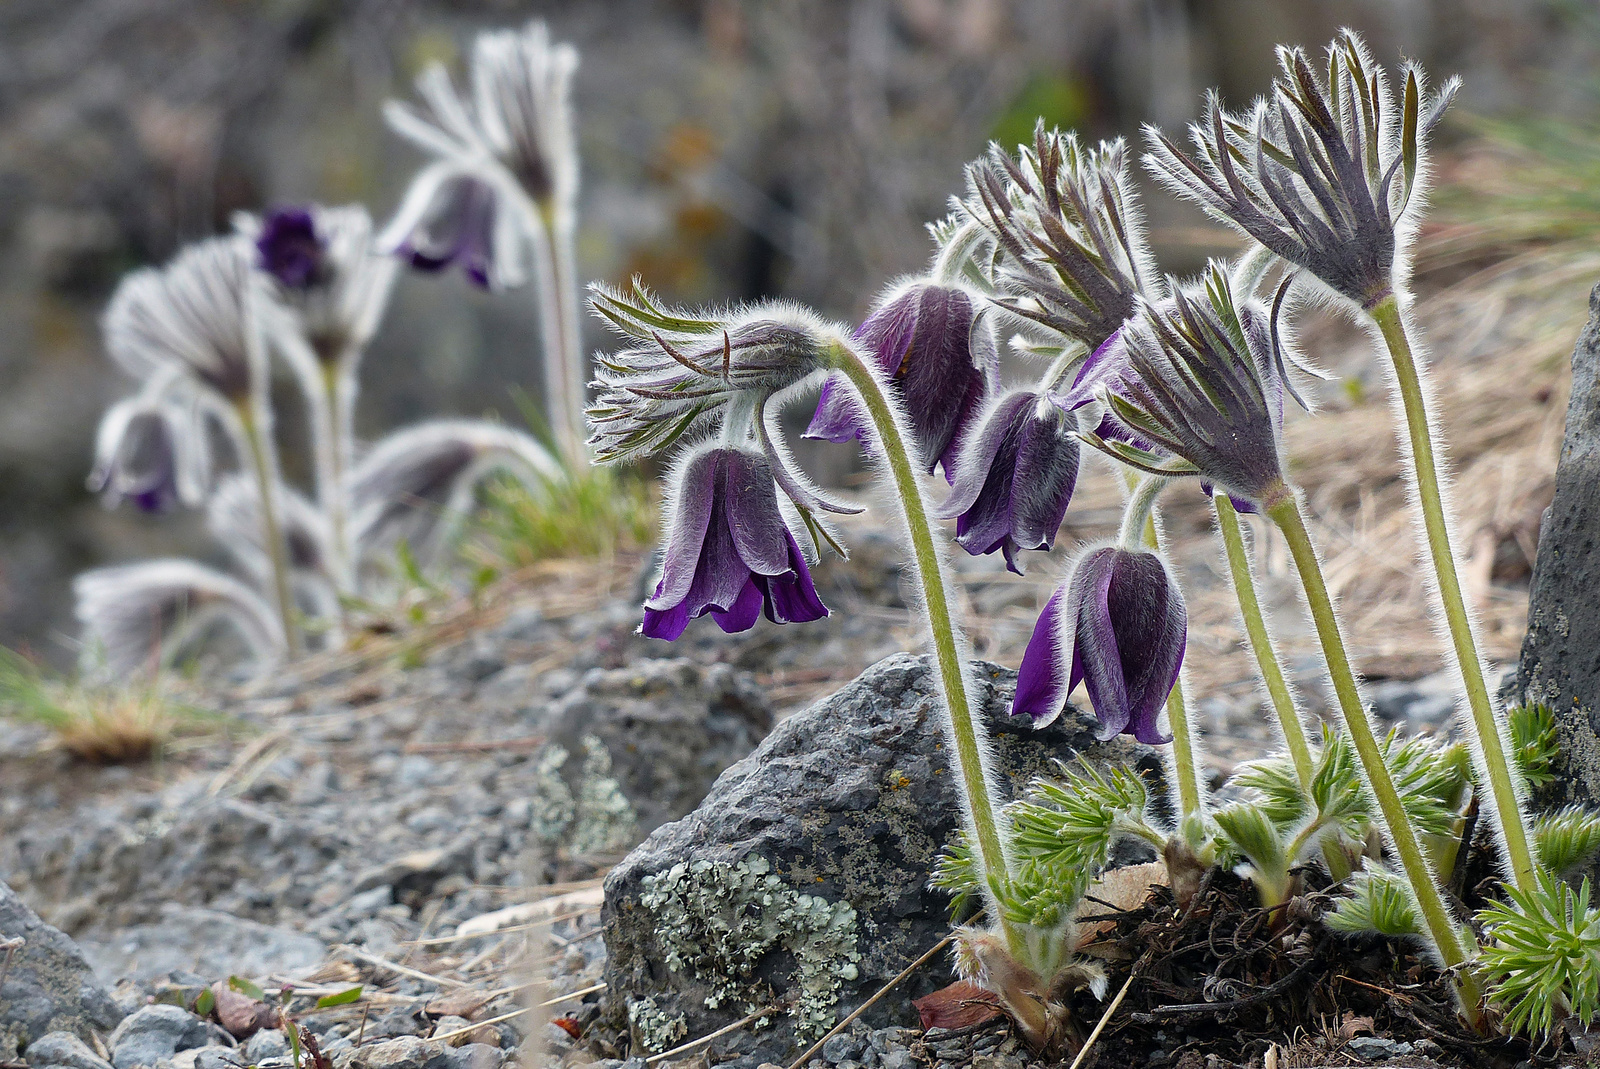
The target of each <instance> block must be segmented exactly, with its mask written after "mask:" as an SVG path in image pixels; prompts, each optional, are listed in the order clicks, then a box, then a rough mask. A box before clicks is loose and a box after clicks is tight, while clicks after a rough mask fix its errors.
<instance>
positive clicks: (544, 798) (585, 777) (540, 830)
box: [530, 735, 639, 855]
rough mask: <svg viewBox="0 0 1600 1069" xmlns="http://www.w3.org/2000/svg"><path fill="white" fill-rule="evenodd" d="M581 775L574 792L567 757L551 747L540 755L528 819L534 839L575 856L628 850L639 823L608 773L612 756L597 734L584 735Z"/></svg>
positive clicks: (620, 788) (536, 764)
mask: <svg viewBox="0 0 1600 1069" xmlns="http://www.w3.org/2000/svg"><path fill="white" fill-rule="evenodd" d="M582 741H583V771H582V773H581V775H580V776H579V779H578V790H577V792H576V794H574V792H573V790H572V789H571V788H570V787H568V786H567V783H566V780H565V779H563V778H562V775H561V771H562V769H563V768H565V767H566V764H567V762H568V760H569V759H570V758H571V756H572V755H571V754H570V753H568V752H567V749H566V748H565V747H564V746H560V745H558V744H556V743H551V744H550V745H549V746H546V747H545V748H544V749H543V750H542V751H540V753H539V756H538V759H537V761H536V763H535V765H534V772H535V779H534V791H533V797H532V799H531V801H532V807H531V816H530V828H531V830H532V832H533V834H534V836H535V837H536V838H537V839H538V840H539V841H540V842H541V843H543V844H545V845H546V846H563V847H564V848H565V849H567V850H568V851H570V852H571V853H573V854H575V855H582V854H605V853H613V852H615V851H618V850H623V849H626V848H627V847H629V846H632V845H633V844H634V843H635V842H637V841H638V838H639V820H638V817H637V816H636V815H635V814H634V811H633V805H632V803H630V802H629V801H628V797H627V795H625V794H623V793H622V785H621V784H620V783H618V782H617V780H616V777H614V776H612V775H611V753H610V751H608V750H607V749H606V745H605V743H604V742H602V741H601V740H600V738H599V737H598V736H595V735H585V736H584V737H583V740H582Z"/></svg>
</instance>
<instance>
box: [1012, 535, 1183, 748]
mask: <svg viewBox="0 0 1600 1069" xmlns="http://www.w3.org/2000/svg"><path fill="white" fill-rule="evenodd" d="M1187 634H1188V613H1187V611H1186V609H1185V608H1184V603H1183V593H1182V591H1180V590H1179V589H1178V584H1177V583H1176V582H1174V581H1173V578H1172V576H1171V575H1170V574H1169V573H1168V571H1167V566H1166V563H1165V562H1164V561H1163V560H1162V559H1161V558H1160V557H1158V556H1157V555H1156V554H1154V553H1150V552H1147V551H1145V550H1141V549H1125V548H1123V547H1121V546H1101V547H1099V548H1097V549H1091V550H1088V551H1087V552H1085V553H1084V554H1083V555H1082V556H1081V557H1079V558H1078V561H1077V563H1076V564H1075V565H1074V566H1073V569H1072V572H1071V574H1070V575H1068V577H1067V581H1066V582H1065V583H1063V584H1062V585H1061V587H1060V588H1059V589H1057V590H1056V592H1055V593H1054V594H1053V595H1051V598H1050V600H1049V602H1048V603H1046V605H1045V608H1044V612H1043V613H1041V614H1040V615H1039V622H1038V623H1037V624H1036V625H1035V626H1034V629H1033V637H1032V638H1031V639H1030V640H1029V641H1028V648H1027V651H1026V652H1025V653H1024V654H1023V657H1022V668H1021V673H1020V675H1019V677H1018V679H1017V695H1016V698H1015V699H1014V700H1013V702H1012V705H1011V711H1012V712H1013V713H1014V714H1019V715H1020V714H1022V713H1027V714H1028V715H1030V716H1032V717H1033V720H1034V723H1035V725H1038V726H1042V725H1044V724H1048V723H1050V722H1051V721H1053V720H1055V718H1056V717H1058V716H1060V715H1061V711H1062V710H1063V709H1064V708H1065V707H1066V703H1067V695H1069V694H1070V693H1072V689H1073V688H1074V687H1076V686H1077V685H1078V683H1079V682H1080V681H1081V682H1083V683H1084V684H1085V686H1086V688H1087V689H1088V692H1089V701H1090V703H1091V704H1093V705H1094V712H1095V716H1097V717H1098V718H1099V720H1100V726H1101V737H1102V738H1107V739H1109V738H1111V737H1113V736H1115V735H1132V736H1133V737H1134V738H1136V739H1138V740H1139V741H1140V742H1143V743H1149V744H1151V745H1158V744H1161V743H1165V742H1169V741H1171V740H1170V739H1169V738H1168V737H1167V736H1164V735H1162V734H1161V730H1160V728H1159V727H1158V726H1157V723H1156V721H1157V718H1158V717H1159V716H1160V715H1161V709H1162V706H1163V705H1164V704H1165V703H1166V700H1167V695H1168V694H1169V693H1171V691H1172V687H1173V685H1174V684H1175V683H1176V682H1177V680H1178V669H1179V667H1180V666H1181V665H1182V664H1183V651H1184V645H1185V643H1186V641H1187Z"/></svg>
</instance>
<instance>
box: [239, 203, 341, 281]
mask: <svg viewBox="0 0 1600 1069" xmlns="http://www.w3.org/2000/svg"><path fill="white" fill-rule="evenodd" d="M256 252H257V253H258V254H259V260H258V263H259V265H260V267H261V269H262V270H263V271H266V272H267V273H268V274H269V275H272V276H273V277H274V278H276V279H277V280H278V281H279V282H281V283H282V284H283V285H284V286H285V287H287V288H288V289H299V290H304V289H308V288H310V287H311V285H312V284H313V283H314V282H316V281H317V276H318V275H320V274H321V273H322V264H323V258H324V256H325V254H326V252H327V250H326V248H324V246H323V243H322V240H321V239H320V238H318V237H317V228H316V223H315V221H314V220H313V218H312V216H311V212H310V210H309V209H307V208H275V209H274V210H272V211H270V212H268V213H267V215H266V218H265V219H263V220H262V221H261V234H260V236H259V237H257V238H256Z"/></svg>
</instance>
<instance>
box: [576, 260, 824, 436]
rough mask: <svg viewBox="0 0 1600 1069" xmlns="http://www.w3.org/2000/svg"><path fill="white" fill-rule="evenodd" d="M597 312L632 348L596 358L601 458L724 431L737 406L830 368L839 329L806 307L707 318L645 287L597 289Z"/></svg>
mask: <svg viewBox="0 0 1600 1069" xmlns="http://www.w3.org/2000/svg"><path fill="white" fill-rule="evenodd" d="M589 295H590V305H591V307H593V309H594V311H595V313H596V314H597V315H599V316H601V317H602V318H604V319H605V320H606V321H607V323H608V324H609V325H610V327H611V328H612V329H613V330H614V331H615V332H616V333H618V334H619V335H621V336H622V337H623V338H624V339H625V347H624V348H623V349H621V350H619V351H617V352H614V353H609V354H607V353H602V354H600V355H599V356H597V357H596V362H597V363H598V365H599V370H598V372H597V373H596V378H595V382H594V383H593V385H594V387H595V389H596V391H597V395H596V397H595V399H594V401H593V403H592V404H591V405H590V406H589V411H588V417H589V426H590V429H591V431H592V432H593V435H592V437H591V438H590V439H589V443H590V444H591V445H592V446H593V447H594V451H595V459H596V460H597V461H599V462H600V463H611V462H613V461H618V460H624V459H627V458H629V457H636V456H653V455H655V454H657V453H660V452H662V451H663V450H665V449H668V448H670V447H671V446H672V445H673V443H675V442H677V441H679V440H681V439H682V438H683V437H684V436H685V435H692V434H694V433H700V432H704V431H706V430H709V429H710V428H712V427H714V426H716V425H717V423H718V422H719V421H720V420H722V419H723V418H724V417H725V416H726V415H727V412H728V410H729V408H730V407H732V406H733V405H734V403H735V401H740V402H741V403H747V404H745V407H746V408H747V409H748V411H749V412H752V413H753V412H754V411H755V410H756V408H757V406H758V405H759V404H761V403H764V402H765V400H766V399H768V398H770V397H772V396H773V395H774V394H777V393H781V392H782V391H784V390H786V389H788V388H789V387H791V386H795V385H797V384H798V383H800V382H801V381H803V380H804V379H806V378H807V377H808V376H810V375H811V374H813V373H814V372H816V371H818V370H820V369H822V368H823V367H824V366H825V363H824V356H825V354H824V352H823V344H824V343H823V339H825V338H826V337H828V336H830V335H833V334H837V333H838V332H839V328H835V327H833V326H831V325H829V324H826V323H824V322H823V321H822V320H821V319H819V318H818V317H817V316H816V315H815V314H814V313H812V312H810V311H808V310H806V309H804V308H801V307H799V306H797V305H792V304H788V303H785V302H777V301H767V302H763V303H761V304H757V305H751V306H748V307H744V308H739V309H736V310H734V311H733V312H731V313H729V314H728V315H727V316H725V317H721V318H716V319H707V318H702V317H700V316H696V315H694V314H691V313H688V312H684V311H681V310H677V309H664V308H662V307H661V306H660V305H658V304H657V303H656V301H655V299H654V298H653V297H652V296H651V294H650V293H649V291H647V290H646V289H645V288H644V287H643V285H641V284H640V282H639V280H638V279H635V280H634V281H633V285H632V286H631V287H630V289H629V290H627V291H623V290H618V289H614V288H612V287H610V286H607V285H605V284H603V283H595V284H593V285H591V286H590V287H589Z"/></svg>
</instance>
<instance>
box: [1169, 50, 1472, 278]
mask: <svg viewBox="0 0 1600 1069" xmlns="http://www.w3.org/2000/svg"><path fill="white" fill-rule="evenodd" d="M1278 64H1279V68H1280V73H1279V75H1278V79H1277V81H1276V82H1274V83H1273V87H1272V93H1271V95H1270V96H1269V97H1268V98H1266V99H1263V100H1260V101H1258V102H1257V103H1256V104H1255V106H1254V107H1252V108H1251V110H1250V111H1249V112H1248V113H1246V114H1230V113H1228V112H1226V111H1224V110H1223V109H1222V104H1221V101H1220V100H1219V98H1218V96H1217V94H1216V93H1215V92H1213V93H1211V94H1209V95H1208V97H1207V99H1206V106H1205V116H1204V118H1203V119H1202V121H1200V122H1197V123H1195V124H1193V125H1192V126H1191V127H1190V130H1189V133H1190V139H1191V140H1192V142H1193V144H1194V149H1195V154H1194V155H1193V156H1190V155H1189V154H1187V153H1185V152H1184V151H1183V150H1182V149H1179V148H1178V147H1177V146H1176V145H1174V144H1173V143H1172V141H1170V140H1169V139H1167V138H1166V137H1165V136H1163V135H1162V134H1161V132H1160V131H1159V130H1156V129H1155V128H1154V127H1146V134H1147V136H1148V138H1149V140H1150V144H1151V151H1150V152H1149V153H1148V154H1147V155H1146V156H1145V158H1144V159H1145V165H1146V167H1148V168H1149V169H1150V171H1151V172H1152V173H1154V174H1155V176H1156V177H1157V178H1159V179H1161V180H1162V181H1163V182H1164V183H1166V184H1167V185H1168V186H1169V187H1170V188H1171V189H1172V190H1173V191H1174V192H1176V193H1177V194H1178V195H1179V196H1181V197H1185V198H1187V199H1188V200H1191V201H1194V202H1195V203H1197V204H1199V205H1200V206H1201V207H1202V208H1204V209H1205V211H1206V212H1207V213H1208V214H1210V215H1211V216H1213V217H1214V218H1216V219H1218V220H1219V221H1221V222H1224V223H1227V224H1228V225H1230V226H1232V227H1234V228H1236V229H1238V230H1240V231H1242V232H1243V233H1245V234H1246V235H1248V236H1249V237H1251V238H1254V239H1255V240H1256V241H1258V242H1260V243H1261V244H1262V245H1263V246H1265V247H1266V248H1267V249H1270V250H1271V251H1272V252H1273V253H1275V254H1277V255H1278V256H1280V257H1282V258H1283V259H1285V260H1287V261H1288V262H1290V263H1292V264H1295V265H1297V266H1299V267H1303V268H1305V269H1306V270H1307V271H1308V272H1309V273H1310V274H1311V275H1312V276H1314V277H1315V278H1317V279H1318V280H1320V281H1321V282H1322V284H1323V285H1325V286H1326V287H1327V288H1328V289H1329V290H1331V291H1332V292H1334V293H1336V294H1338V295H1340V296H1341V297H1344V298H1346V299H1348V300H1350V301H1354V302H1355V303H1357V304H1359V305H1361V306H1363V307H1368V308H1370V307H1372V306H1373V305H1375V304H1376V303H1378V302H1379V301H1381V300H1382V299H1383V298H1384V297H1385V296H1387V295H1388V294H1390V293H1392V292H1393V290H1394V287H1395V286H1396V285H1397V284H1399V283H1402V282H1404V278H1403V277H1396V271H1395V268H1396V264H1397V262H1398V263H1400V264H1401V267H1402V273H1403V268H1404V263H1403V260H1404V258H1403V257H1401V256H1399V254H1398V246H1399V245H1401V244H1402V243H1403V242H1404V240H1405V238H1406V237H1407V236H1408V235H1409V233H1410V231H1411V230H1413V229H1414V228H1415V220H1416V216H1417V214H1418V213H1417V211H1416V210H1415V209H1416V206H1415V205H1414V204H1413V201H1412V194H1413V193H1414V192H1415V191H1416V189H1417V187H1418V182H1417V178H1418V174H1419V173H1420V172H1421V170H1422V167H1423V159H1424V154H1425V149H1426V141H1427V136H1428V134H1429V132H1431V131H1432V130H1433V128H1434V127H1435V126H1437V125H1438V123H1439V120H1440V119H1441V118H1442V117H1443V115H1444V111H1445V109H1446V108H1447V107H1448V106H1449V105H1450V101H1451V100H1452V99H1453V98H1454V97H1455V94H1456V90H1457V89H1458V88H1459V87H1460V82H1459V80H1458V79H1451V80H1450V81H1448V82H1446V83H1445V84H1444V86H1443V87H1441V88H1440V90H1439V91H1438V92H1437V93H1434V94H1432V95H1430V96H1428V97H1427V98H1426V99H1424V98H1423V91H1422V83H1423V74H1422V71H1421V70H1420V69H1419V68H1418V67H1417V66H1416V65H1414V64H1408V65H1407V66H1406V68H1405V85H1404V88H1403V90H1402V93H1401V96H1400V99H1399V100H1396V99H1395V97H1394V95H1393V94H1392V93H1391V92H1390V89H1389V85H1388V81H1387V79H1386V77H1385V75H1384V72H1383V69H1382V68H1381V67H1379V66H1378V65H1377V64H1376V63H1374V62H1373V60H1372V56H1371V53H1370V52H1368V50H1367V46H1366V44H1365V43H1364V42H1363V41H1362V40H1361V38H1360V37H1359V36H1358V35H1357V34H1356V33H1355V32H1354V31H1351V30H1344V31H1342V32H1341V33H1340V35H1339V37H1338V38H1337V39H1336V40H1335V41H1334V42H1333V43H1332V44H1331V45H1329V46H1328V67H1327V77H1326V78H1323V77H1322V76H1321V75H1320V74H1319V73H1318V72H1317V71H1315V70H1314V69H1313V68H1312V66H1311V63H1310V61H1309V60H1308V58H1307V57H1306V54H1305V52H1303V51H1302V50H1301V49H1298V48H1280V49H1279V50H1278ZM1408 209H1411V210H1410V211H1408Z"/></svg>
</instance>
